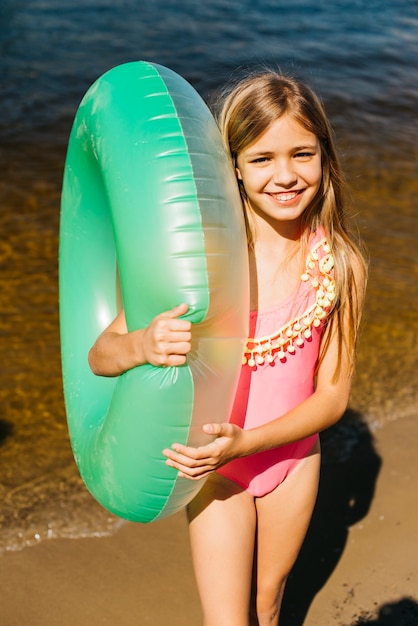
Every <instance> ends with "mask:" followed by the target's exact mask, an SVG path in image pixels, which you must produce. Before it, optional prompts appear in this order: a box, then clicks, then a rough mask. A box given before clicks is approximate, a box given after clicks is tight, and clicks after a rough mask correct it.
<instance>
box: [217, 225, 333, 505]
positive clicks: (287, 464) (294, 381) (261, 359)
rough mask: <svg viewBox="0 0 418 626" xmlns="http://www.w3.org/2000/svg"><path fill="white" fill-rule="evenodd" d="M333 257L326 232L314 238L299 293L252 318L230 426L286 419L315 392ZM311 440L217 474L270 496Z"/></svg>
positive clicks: (243, 461) (242, 461) (253, 457)
mask: <svg viewBox="0 0 418 626" xmlns="http://www.w3.org/2000/svg"><path fill="white" fill-rule="evenodd" d="M332 268H333V258H332V255H331V253H330V249H329V246H328V244H327V242H326V240H325V238H324V233H323V231H322V230H321V231H317V232H316V233H315V234H314V235H313V236H312V238H311V241H310V244H309V251H308V255H307V260H306V269H305V272H304V274H302V276H301V283H300V286H299V288H298V290H297V292H296V293H295V294H293V295H292V296H291V298H289V299H288V300H287V301H286V302H284V303H282V304H280V305H279V306H276V307H273V308H271V309H267V310H265V311H261V312H260V311H253V312H251V314H250V334H251V339H248V341H247V344H246V351H245V356H244V365H243V367H242V371H241V376H240V380H239V384H238V390H237V394H236V398H235V402H234V406H233V409H232V413H231V417H230V420H229V421H230V422H231V423H233V424H237V425H238V426H240V427H241V428H244V429H250V428H255V427H257V426H260V425H262V424H265V423H267V422H269V421H272V420H273V419H276V418H277V417H279V416H281V415H284V414H285V413H287V412H288V411H290V410H291V409H293V408H294V407H296V406H297V405H299V404H300V403H301V402H302V401H303V400H305V399H306V398H308V397H309V396H310V395H312V393H313V392H314V376H315V367H316V364H317V360H318V354H319V347H320V340H321V335H322V330H323V326H324V321H325V319H326V316H327V313H328V311H329V309H330V308H331V306H332V301H333V300H334V298H335V283H334V279H333V273H332ZM317 439H318V435H317V434H315V435H313V436H311V437H308V438H307V439H303V440H300V441H297V442H295V443H292V444H289V445H285V446H281V447H278V448H275V449H273V450H268V451H266V452H260V453H258V454H254V455H251V456H248V457H243V458H239V459H236V460H234V461H231V462H230V463H227V464H226V465H224V466H223V467H221V468H220V469H219V470H218V473H219V474H221V475H222V476H225V477H226V478H229V479H230V480H233V481H234V482H236V483H237V484H239V485H241V486H242V487H244V488H245V489H246V490H247V491H249V492H250V493H251V494H252V495H253V496H255V497H261V496H264V495H266V494H267V493H270V492H271V491H272V490H273V489H275V488H276V487H277V486H278V485H279V484H280V483H282V482H283V481H284V479H285V478H286V476H288V474H289V473H290V472H291V471H292V470H293V469H294V468H295V467H296V465H298V463H299V462H300V461H301V460H302V459H304V458H305V457H306V455H307V454H308V453H309V451H310V450H311V449H312V447H313V446H314V444H315V442H316V441H317Z"/></svg>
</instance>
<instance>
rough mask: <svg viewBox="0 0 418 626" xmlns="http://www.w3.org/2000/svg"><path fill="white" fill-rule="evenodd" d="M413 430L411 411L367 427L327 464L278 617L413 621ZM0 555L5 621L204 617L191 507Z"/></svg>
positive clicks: (336, 623)
mask: <svg viewBox="0 0 418 626" xmlns="http://www.w3.org/2000/svg"><path fill="white" fill-rule="evenodd" d="M417 438H418V422H417V420H416V419H415V418H414V417H411V418H404V419H402V420H397V421H394V422H392V423H387V424H385V426H384V427H383V428H379V429H377V430H376V432H374V433H373V436H372V435H371V434H370V432H369V430H368V429H364V428H363V427H362V428H361V436H360V437H359V440H358V443H357V445H356V446H354V448H353V450H352V453H351V455H350V458H348V459H347V460H346V462H344V463H328V464H325V465H324V468H323V476H322V483H321V489H320V494H319V497H318V504H317V509H316V512H315V514H314V518H313V522H312V525H311V529H310V532H309V534H308V537H307V541H306V543H305V545H304V547H303V549H302V552H301V554H300V558H299V561H298V562H297V564H296V566H295V568H294V572H293V574H292V576H291V578H290V580H289V583H288V588H287V592H286V596H285V602H284V607H283V615H282V621H281V626H296V625H299V626H300V625H301V624H304V626H352V625H355V624H362V625H363V624H368V625H373V626H415V625H416V624H418V596H417V588H418V587H417V583H418V580H417V569H416V563H417V562H418V542H417V540H416V539H417V528H418V498H417V491H416V476H417V463H418V462H417V459H416V454H415V446H416V443H415V442H416V441H417ZM347 524H350V527H349V528H347ZM0 563H1V568H0V572H1V573H0V586H1V589H2V609H1V624H2V626H22V625H23V624H25V625H28V626H91V625H92V624H94V625H95V626H102V625H103V626H105V625H112V626H116V625H117V626H139V625H141V626H142V625H143V624H144V625H145V624H152V625H153V626H166V625H168V624H170V625H172V626H198V625H199V624H201V623H202V617H201V610H200V605H199V598H198V595H197V590H196V586H195V582H194V576H193V571H192V564H191V557H190V550H189V543H188V535H187V524H186V518H185V514H184V512H180V513H177V514H176V515H174V516H172V517H170V518H168V519H166V520H162V521H159V522H154V523H151V524H148V525H140V524H135V523H132V522H126V523H124V524H122V526H121V527H120V528H119V530H117V531H116V532H115V533H114V534H112V535H111V536H108V537H102V538H86V539H51V540H46V541H43V542H41V543H40V544H39V545H38V546H33V547H27V548H24V549H22V550H19V551H11V552H5V553H3V555H1V557H0ZM305 614H306V618H305V619H304V615H305Z"/></svg>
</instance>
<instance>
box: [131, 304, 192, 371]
mask: <svg viewBox="0 0 418 626" xmlns="http://www.w3.org/2000/svg"><path fill="white" fill-rule="evenodd" d="M186 312H187V304H180V305H179V306H176V307H175V308H174V309H171V310H170V311H165V312H164V313H161V314H160V315H157V317H155V318H154V319H153V320H152V322H151V324H150V325H149V326H148V327H147V328H145V329H144V330H143V334H142V337H141V350H142V353H143V360H144V361H145V362H147V363H151V365H157V366H163V367H171V366H175V365H183V364H184V363H185V362H186V355H187V354H188V353H189V352H190V350H191V347H192V346H191V341H192V334H191V327H192V325H191V322H189V321H188V320H185V319H179V317H180V316H181V315H184V314H185V313H186Z"/></svg>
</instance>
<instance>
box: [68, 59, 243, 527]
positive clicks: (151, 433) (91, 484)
mask: <svg viewBox="0 0 418 626" xmlns="http://www.w3.org/2000/svg"><path fill="white" fill-rule="evenodd" d="M59 261H60V262H59V283H60V327H61V349H62V368H63V384H64V398H65V404H66V412H67V420H68V427H69V433H70V439H71V445H72V448H73V452H74V457H75V460H76V463H77V466H78V468H79V471H80V474H81V476H82V478H83V480H84V482H85V484H86V486H87V488H88V489H89V491H90V492H91V493H92V495H93V496H94V497H95V498H96V499H97V500H98V501H99V502H100V503H101V504H102V505H103V506H104V507H105V508H107V509H108V510H109V511H111V512H113V513H115V514H117V515H119V516H120V517H123V518H126V519H129V520H133V521H139V522H149V521H152V520H155V519H157V518H163V517H166V516H168V515H170V514H172V513H175V512H176V511H178V510H180V509H181V508H183V507H184V506H186V505H187V503H188V502H189V501H190V500H191V499H192V498H193V497H194V496H195V495H196V493H197V491H198V490H199V489H200V487H201V486H202V481H198V482H195V481H190V480H187V479H181V478H178V477H177V472H176V471H175V470H174V469H173V468H170V467H168V466H167V465H166V464H165V458H164V456H163V455H162V450H163V448H166V447H169V446H170V445H171V444H172V443H173V442H174V441H177V442H182V443H187V444H190V445H193V446H196V445H201V444H203V443H205V442H207V441H208V440H209V437H208V436H207V435H205V434H204V433H203V432H202V428H201V427H202V425H203V424H204V423H207V422H214V421H219V422H222V421H226V420H227V419H228V415H229V412H230V410H231V406H232V402H233V398H234V393H235V388H236V384H237V379H238V375H239V370H240V366H241V357H242V351H243V340H244V338H245V337H246V336H247V320H248V276H247V269H246V268H247V267H248V263H247V246H246V237H245V228H244V224H243V217H242V209H241V201H240V198H239V194H238V191H237V185H236V180H235V175H234V172H233V168H232V167H231V165H230V163H229V160H228V158H227V156H226V154H225V152H224V150H223V147H222V141H221V138H220V134H219V131H218V129H217V126H216V123H215V121H214V119H213V117H212V115H211V114H210V112H209V110H208V108H207V107H206V105H205V104H204V102H203V101H202V99H201V98H200V96H199V95H198V94H197V93H196V91H195V90H194V89H193V88H192V87H191V86H190V85H189V84H188V83H187V82H186V81H185V80H184V79H183V78H181V77H180V76H178V75H177V74H176V73H174V72H172V71H171V70H169V69H167V68H165V67H162V66H160V65H156V64H152V63H146V62H142V61H139V62H133V63H127V64H124V65H121V66H118V67H116V68H113V69H112V70H110V71H109V72H107V73H106V74H104V75H103V76H102V77H101V78H99V79H98V80H97V81H96V82H95V83H94V84H93V85H92V87H91V88H90V89H89V90H88V92H87V93H86V95H85V97H84V98H83V100H82V102H81V104H80V107H79V109H78V111H77V114H76V118H75V121H74V125H73V128H72V132H71V136H70V140H69V145H68V153H67V159H66V164H65V171H64V180H63V190H62V203H61V223H60V251H59ZM121 302H123V306H124V309H125V314H126V319H127V325H128V329H129V330H133V329H136V328H143V327H146V326H147V325H148V324H149V323H150V321H151V320H152V319H153V318H154V317H155V316H156V315H157V314H159V313H161V312H162V311H166V310H168V309H171V308H173V307H174V306H176V305H178V304H180V303H181V302H186V303H187V304H188V305H189V311H188V313H187V316H186V317H187V318H188V319H190V321H191V322H192V323H193V349H192V352H191V353H190V354H189V355H188V358H187V363H186V365H184V366H181V367H172V368H159V367H153V366H151V365H143V366H140V367H137V368H134V369H132V370H130V371H128V372H126V373H125V374H123V375H122V376H120V377H117V378H102V377H97V376H94V375H93V374H92V372H91V371H90V369H89V366H88V362H87V354H88V351H89V349H90V347H91V346H92V344H93V343H94V341H95V339H96V338H97V336H98V335H99V334H100V332H101V331H102V330H103V329H104V328H105V327H106V326H107V325H108V324H109V323H110V321H111V320H112V319H113V318H114V317H115V316H116V314H117V312H118V310H120V306H121Z"/></svg>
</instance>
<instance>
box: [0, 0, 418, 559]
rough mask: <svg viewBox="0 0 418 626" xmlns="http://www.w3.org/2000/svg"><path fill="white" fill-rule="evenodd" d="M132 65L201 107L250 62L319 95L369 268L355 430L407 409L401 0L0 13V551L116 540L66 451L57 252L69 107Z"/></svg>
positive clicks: (6, 4)
mask: <svg viewBox="0 0 418 626" xmlns="http://www.w3.org/2000/svg"><path fill="white" fill-rule="evenodd" d="M136 59H144V60H148V61H153V62H157V63H160V64H163V65H167V66H169V67H171V68H172V69H173V70H175V71H177V72H178V73H180V74H181V75H182V76H184V77H185V78H187V79H188V80H189V81H190V82H191V83H192V84H193V86H194V87H195V88H196V89H197V90H198V91H199V92H200V94H201V95H202V96H203V97H204V98H206V99H210V98H211V96H212V95H213V93H214V92H215V91H216V89H217V88H218V87H219V86H220V85H222V84H223V83H224V82H225V81H226V80H228V78H229V77H230V76H231V74H232V73H233V72H234V71H235V70H236V68H241V69H242V68H247V67H252V66H254V65H256V64H263V63H267V64H270V65H274V66H278V67H281V68H282V69H284V70H286V71H291V72H293V73H295V74H297V75H298V76H300V77H302V78H303V79H305V80H307V81H308V82H309V83H310V84H311V85H312V86H313V87H314V88H315V89H316V90H317V91H318V92H319V94H320V96H321V97H322V99H323V100H324V102H325V105H326V108H327V110H328V112H329V115H330V118H331V121H332V123H333V125H334V127H335V130H336V133H337V137H338V145H339V147H340V151H341V154H342V157H343V162H344V166H345V169H346V172H347V175H348V178H349V181H350V183H351V188H352V196H353V208H354V211H355V213H356V214H357V217H358V222H359V226H360V229H361V231H362V233H363V235H364V238H365V240H366V242H367V245H368V247H369V251H370V255H371V268H372V272H371V279H370V288H369V295H368V300H367V305H366V313H365V325H364V330H363V336H362V342H361V345H360V351H359V363H358V373H357V377H356V381H355V384H354V389H353V394H352V399H351V407H352V408H353V410H354V411H356V412H358V413H359V414H360V415H361V416H362V419H363V420H364V422H365V423H366V424H367V425H368V426H369V427H370V428H375V427H384V425H385V423H386V422H387V421H388V420H400V419H402V417H404V416H408V415H411V414H414V413H415V412H416V406H417V399H418V380H417V376H416V374H415V372H416V371H417V365H418V349H417V342H416V337H417V331H418V315H417V312H418V295H417V292H416V284H417V278H418V262H417V257H416V247H417V246H416V239H417V235H418V218H417V215H418V211H417V209H418V206H417V200H416V198H417V195H418V182H417V143H418V141H417V140H418V128H417V113H416V112H417V110H418V3H417V2H416V0H350V1H349V0H333V1H332V2H331V1H325V0H293V2H289V3H288V2H283V1H277V0H205V1H203V2H202V1H201V0H182V2H179V1H178V0H166V1H163V0H148V1H147V2H139V1H138V0H119V1H118V0H112V1H111V0H71V1H69V0H2V3H1V6H0V93H1V98H0V171H1V176H0V199H1V202H0V228H1V232H2V237H1V241H0V311H1V313H0V337H1V342H0V359H1V363H2V366H1V371H2V375H1V378H0V498H1V502H2V505H1V508H0V524H1V525H2V528H1V531H0V532H1V534H0V548H8V549H14V548H19V547H22V546H24V545H28V544H31V543H33V542H36V541H40V540H42V539H43V538H46V537H56V536H71V537H78V536H82V535H92V534H95V533H96V534H101V533H106V532H111V531H112V530H113V529H114V528H115V526H116V525H117V520H115V519H114V518H113V517H112V516H110V515H108V514H107V513H106V512H104V511H102V510H101V509H100V508H99V506H98V505H96V504H95V503H94V502H93V501H92V499H91V498H90V496H89V495H88V494H87V493H86V491H85V489H84V488H83V485H82V484H81V481H80V479H79V477H78V474H77V471H76V469H75V465H74V462H73V459H72V454H71V450H70V446H69V441H68V436H67V429H66V423H65V413H64V406H63V399H62V390H61V371H60V353H59V336H58V303H57V246H58V223H59V201H60V189H61V177H62V170H63V165H64V158H65V150H66V144H67V140H68V134H69V131H70V127H71V123H72V120H73V117H74V114H75V111H76V109H77V106H78V104H79V102H80V100H81V98H82V96H83V94H84V92H85V91H86V90H87V88H88V87H89V86H90V84H91V83H92V82H93V81H94V80H95V79H96V78H97V77H98V76H100V75H101V74H102V73H103V72H105V71H106V70H108V69H109V68H111V67H113V66H115V65H118V64H120V63H124V62H127V61H132V60H136ZM411 373H413V374H411ZM344 441H345V445H346V449H343V451H342V452H339V454H340V455H341V456H344V454H347V453H348V452H347V449H348V448H349V446H350V445H352V438H351V439H350V436H348V437H345V438H344ZM350 442H351V443H350ZM347 447H348V448H347ZM331 453H332V450H331Z"/></svg>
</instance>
